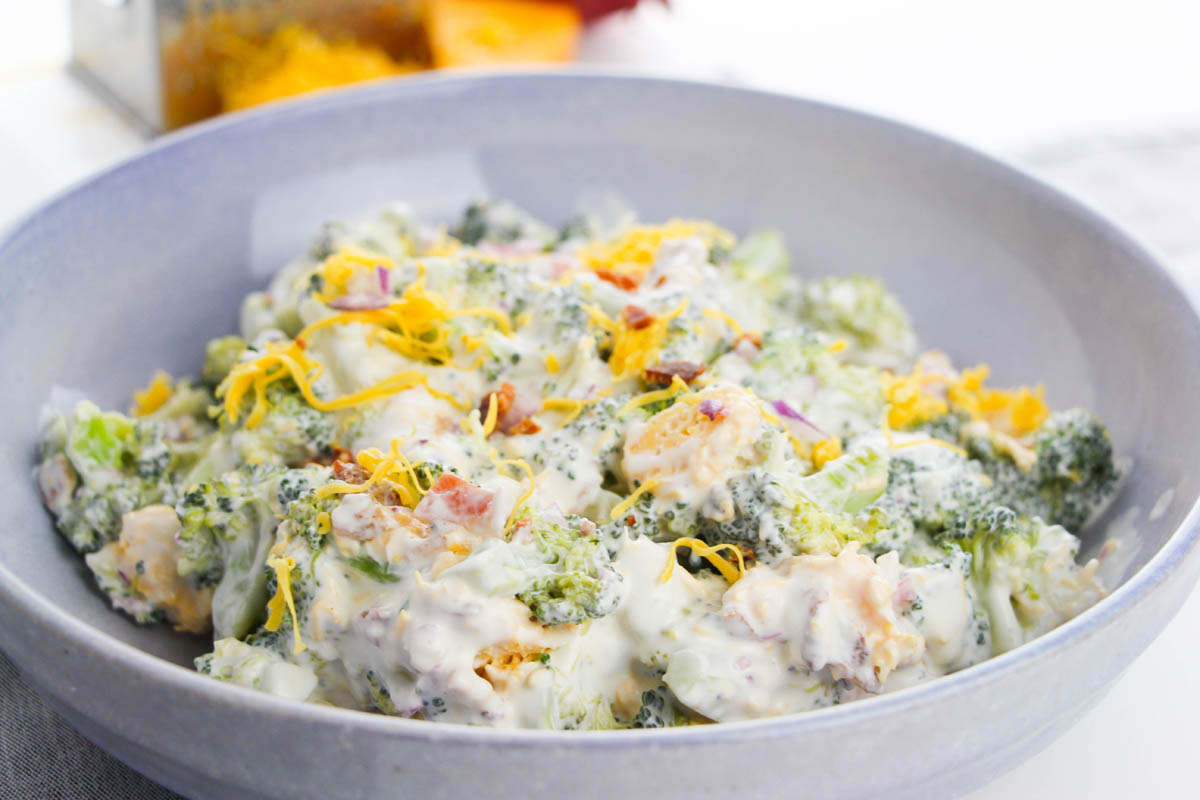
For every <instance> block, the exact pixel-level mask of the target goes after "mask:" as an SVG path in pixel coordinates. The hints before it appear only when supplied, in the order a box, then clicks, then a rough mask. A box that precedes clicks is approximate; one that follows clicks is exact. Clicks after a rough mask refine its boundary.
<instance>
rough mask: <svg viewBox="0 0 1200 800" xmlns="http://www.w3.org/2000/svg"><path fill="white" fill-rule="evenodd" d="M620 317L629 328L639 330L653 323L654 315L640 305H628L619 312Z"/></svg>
mask: <svg viewBox="0 0 1200 800" xmlns="http://www.w3.org/2000/svg"><path fill="white" fill-rule="evenodd" d="M621 318H622V319H624V320H625V324H626V325H627V326H629V329H630V330H634V331H640V330H641V329H642V328H648V327H650V326H651V325H653V324H654V315H653V314H651V313H650V312H649V311H647V310H646V309H644V308H642V307H641V306H634V305H628V306H625V309H624V310H623V311H622V312H621Z"/></svg>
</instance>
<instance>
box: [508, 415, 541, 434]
mask: <svg viewBox="0 0 1200 800" xmlns="http://www.w3.org/2000/svg"><path fill="white" fill-rule="evenodd" d="M541 429H542V426H541V425H538V424H537V423H536V422H534V421H533V418H532V417H526V418H525V419H523V420H521V421H520V422H518V423H517V424H516V425H514V426H512V427H511V428H509V429H508V430H507V431H505V433H507V434H509V435H510V436H520V435H522V434H532V433H537V432H538V431H540V430H541Z"/></svg>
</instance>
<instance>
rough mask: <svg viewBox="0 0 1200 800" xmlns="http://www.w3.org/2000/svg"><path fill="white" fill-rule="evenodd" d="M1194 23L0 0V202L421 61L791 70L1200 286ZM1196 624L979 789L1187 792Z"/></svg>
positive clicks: (789, 82) (766, 73) (1161, 17)
mask: <svg viewBox="0 0 1200 800" xmlns="http://www.w3.org/2000/svg"><path fill="white" fill-rule="evenodd" d="M1198 39H1200V3H1198V2H1196V0H1139V2H1136V3H1135V2H1132V0H1125V1H1124V2H1109V1H1107V0H1008V1H1007V2H1003V3H1001V2H963V0H907V2H896V1H895V0H843V2H836V3H832V2H825V3H817V2H799V1H796V0H737V1H736V2H735V0H670V3H669V4H668V3H664V2H660V0H643V1H642V2H638V1H637V0H577V1H576V2H565V1H564V2H551V1H550V0H544V1H542V0H249V1H246V0H243V1H242V2H234V1H233V0H204V2H198V0H159V1H158V2H154V0H0V176H3V177H2V179H0V226H3V225H5V224H6V223H8V222H10V221H11V220H12V219H13V218H15V217H16V216H18V215H20V214H21V213H23V212H25V211H27V210H29V209H30V208H32V206H33V205H35V204H36V203H37V202H38V201H40V200H42V199H44V198H46V197H47V196H49V195H50V194H52V193H53V192H55V191H57V190H59V189H61V188H63V187H65V186H66V185H68V184H70V183H72V182H74V181H76V180H79V179H81V178H83V177H84V176H86V175H87V174H89V173H91V172H94V171H96V170H98V169H101V168H103V167H104V166H106V165H108V164H111V163H113V162H114V161H116V160H118V159H121V158H123V157H126V156H129V155H131V154H133V153H136V152H137V151H138V150H140V149H141V148H144V147H146V146H147V144H148V142H150V141H152V140H153V138H154V137H155V136H157V135H160V134H161V133H162V132H163V131H165V130H168V129H172V128H177V127H181V126H185V125H187V124H190V123H193V122H195V121H196V120H199V119H202V118H205V117H208V116H212V115H215V114H218V113H223V112H228V111H236V110H238V109H243V108H247V107H250V106H254V105H258V104H261V103H267V102H286V101H287V98H289V97H291V96H294V95H296V94H298V93H302V92H305V91H336V90H337V88H336V87H338V86H341V85H345V84H349V83H352V82H355V81H359V80H406V79H407V76H409V75H411V74H413V73H416V72H421V71H424V70H428V69H437V68H450V69H487V68H494V67H495V66H497V65H500V66H507V67H512V66H513V65H529V64H538V65H542V66H546V65H549V66H562V65H563V64H564V63H567V62H571V63H574V64H576V65H577V66H579V67H582V68H593V69H596V68H601V69H617V70H622V71H632V72H638V73H647V74H658V75H673V76H679V77H686V78H691V79H699V80H716V81H721V82H725V83H731V84H737V85H744V86H748V87H754V88H765V89H771V90H775V91H780V92H786V93H795V94H800V95H804V96H807V97H810V98H816V99H820V100H824V101H828V102H832V103H836V104H839V105H844V106H850V107H853V108H857V109H860V110H865V111H869V112H873V113H878V114H883V115H887V116H890V117H893V118H897V119H900V120H903V121H905V122H909V123H912V124H915V125H918V126H921V127H924V128H927V129H930V130H933V131H935V132H937V133H940V134H943V135H946V136H949V137H952V138H955V139H958V140H960V141H963V142H965V143H967V144H970V145H972V146H974V147H977V148H979V149H982V150H984V151H987V152H989V153H991V154H993V155H996V156H998V157H1001V158H1003V159H1006V160H1009V161H1011V162H1014V163H1015V164H1017V165H1018V166H1020V167H1022V168H1024V169H1026V170H1028V171H1031V172H1033V173H1034V174H1036V175H1038V176H1039V177H1041V178H1043V179H1044V180H1047V181H1050V182H1052V183H1054V184H1056V185H1057V186H1059V187H1060V188H1062V189H1063V190H1065V191H1067V192H1069V193H1071V194H1074V195H1076V196H1077V197H1079V198H1080V199H1082V200H1083V201H1084V202H1086V203H1088V204H1090V205H1092V206H1094V207H1096V208H1097V209H1099V210H1100V211H1101V212H1103V213H1106V214H1108V215H1109V216H1110V217H1112V218H1113V219H1114V220H1115V221H1116V222H1117V223H1118V224H1119V225H1121V226H1122V227H1124V228H1126V229H1127V230H1128V231H1130V232H1131V233H1132V234H1133V235H1134V236H1135V237H1137V238H1140V239H1141V240H1142V241H1144V242H1145V243H1147V244H1148V245H1149V246H1150V247H1151V248H1152V249H1154V250H1157V252H1159V253H1160V254H1161V255H1162V256H1163V257H1164V259H1165V260H1166V262H1167V263H1168V265H1169V266H1170V268H1171V270H1172V272H1173V274H1174V275H1175V277H1176V278H1177V279H1178V280H1179V281H1180V282H1181V283H1182V284H1183V286H1184V287H1185V288H1186V289H1187V290H1188V291H1189V293H1190V294H1191V296H1192V298H1193V300H1197V299H1200V46H1198V44H1197V41H1198ZM1198 629H1200V599H1198V598H1197V597H1196V596H1194V597H1193V598H1192V600H1191V601H1190V603H1189V605H1187V606H1185V608H1184V610H1183V611H1182V612H1181V614H1180V616H1179V617H1178V618H1177V619H1176V620H1175V621H1174V622H1173V623H1172V624H1171V626H1170V627H1169V628H1168V629H1167V631H1166V632H1165V633H1164V634H1163V635H1162V636H1161V637H1160V638H1159V640H1158V641H1157V642H1156V643H1155V644H1154V645H1153V646H1152V647H1151V648H1150V649H1149V650H1148V651H1147V653H1146V654H1145V655H1144V656H1143V657H1142V658H1141V659H1140V660H1139V661H1138V662H1136V664H1135V665H1134V666H1133V667H1132V668H1131V670H1130V671H1129V673H1128V674H1127V675H1126V677H1125V678H1124V679H1123V680H1122V681H1121V682H1120V683H1119V684H1118V686H1117V687H1116V688H1115V689H1114V691H1113V692H1112V694H1111V695H1110V696H1109V697H1108V698H1107V699H1106V700H1105V701H1104V702H1103V703H1102V704H1101V705H1100V706H1099V707H1098V708H1097V709H1096V710H1094V711H1092V712H1091V713H1090V714H1089V715H1088V716H1087V717H1085V718H1084V720H1083V721H1082V722H1081V723H1080V724H1079V725H1078V726H1076V727H1075V728H1074V729H1073V730H1071V731H1070V732H1069V733H1068V734H1067V735H1066V736H1064V737H1063V738H1062V739H1061V740H1059V741H1058V742H1057V743H1055V744H1054V745H1052V746H1051V747H1050V748H1049V749H1047V750H1046V751H1044V752H1043V753H1042V754H1040V755H1039V756H1037V757H1035V758H1034V759H1033V760H1031V761H1030V762H1027V763H1026V764H1024V765H1022V766H1021V767H1020V768H1018V769H1017V770H1016V771H1015V772H1013V773H1011V774H1009V775H1007V776H1005V777H1004V778H1002V779H1001V780H1000V781H998V782H997V783H995V784H993V785H991V786H989V787H987V788H985V789H983V790H981V791H979V792H977V793H976V794H975V795H973V796H972V797H973V798H974V800H998V799H999V798H1009V797H1017V796H1020V797H1024V798H1042V797H1046V798H1049V797H1054V798H1062V797H1071V798H1074V797H1088V798H1099V799H1103V798H1117V797H1121V798H1125V797H1129V796H1135V795H1141V796H1150V797H1172V796H1185V795H1186V794H1188V792H1187V791H1185V790H1184V789H1183V787H1185V786H1191V772H1192V770H1191V761H1190V757H1191V752H1190V751H1191V746H1190V741H1191V735H1190V733H1191V729H1192V724H1191V717H1192V711H1193V710H1194V709H1196V708H1200V682H1197V681H1194V680H1190V681H1189V680H1188V679H1186V677H1185V676H1186V675H1187V674H1188V671H1187V669H1188V665H1189V664H1190V663H1192V662H1194V661H1195V660H1196V659H1197V658H1200V643H1197V642H1196V636H1195V635H1194V633H1193V631H1195V630H1198ZM0 660H2V657H0ZM0 666H3V665H2V664H0ZM0 700H3V701H4V702H5V703H6V704H7V705H6V706H5V707H6V708H8V709H12V708H18V709H20V714H19V715H18V716H19V718H20V720H19V722H18V724H20V725H27V726H29V727H30V728H31V729H32V728H33V727H34V726H38V725H42V726H54V725H58V724H60V723H58V722H57V721H56V719H55V717H54V715H53V712H51V711H49V710H47V709H45V708H44V707H43V706H41V705H40V703H39V701H37V700H36V698H34V697H33V696H32V695H31V694H30V693H28V690H26V689H24V688H23V687H21V686H19V685H18V684H15V683H13V682H12V681H11V680H10V681H8V682H5V681H0ZM10 719H11V717H10ZM980 724H987V720H986V716H981V719H980ZM61 736H62V737H63V738H62V741H64V742H66V744H64V745H63V750H62V752H59V753H56V754H52V756H44V757H43V758H42V760H38V759H36V758H32V757H29V758H27V759H26V760H24V761H22V760H21V758H22V756H21V754H20V753H18V754H17V760H16V761H15V762H9V763H10V764H11V763H19V764H23V766H22V767H21V768H22V769H51V768H59V769H61V768H62V767H63V765H64V764H66V763H70V764H72V765H75V767H74V768H77V769H84V768H87V769H92V770H93V772H94V774H93V778H95V779H96V782H95V784H94V785H99V786H110V787H111V786H129V787H133V788H130V789H129V790H128V792H127V794H126V796H138V797H141V796H163V797H166V796H169V795H167V794H166V793H162V794H161V795H158V794H143V793H142V792H145V791H151V792H152V791H153V789H152V788H151V789H147V788H146V787H144V786H141V785H140V784H139V783H138V781H140V779H139V778H137V777H136V776H126V775H123V773H122V770H123V769H124V768H123V767H121V766H120V765H117V764H115V763H106V762H103V761H97V760H96V757H95V756H94V755H86V757H85V754H88V753H89V751H88V748H89V747H90V746H89V745H87V744H86V743H85V742H84V741H83V740H82V739H79V738H78V737H75V738H70V737H72V736H74V735H73V734H70V733H62V734H61ZM10 743H11V740H10ZM47 759H49V760H47ZM64 759H65V761H64ZM4 761H5V760H4V759H0V762H4ZM55 765H57V767H56V766H55ZM79 765H87V766H79ZM4 768H5V767H4V765H3V763H0V773H2V771H3V769H4ZM9 768H12V767H11V766H10V767H9ZM2 778H3V775H2V774H0V788H2V786H3V780H2ZM122 781H128V783H122ZM84 783H86V782H84ZM135 792H136V794H135ZM0 794H3V792H0ZM80 796H102V795H80Z"/></svg>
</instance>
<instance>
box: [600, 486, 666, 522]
mask: <svg viewBox="0 0 1200 800" xmlns="http://www.w3.org/2000/svg"><path fill="white" fill-rule="evenodd" d="M659 483H661V481H659V479H658V478H650V479H649V480H647V481H646V482H645V483H643V484H642V485H641V486H639V487H637V488H636V489H634V490H633V493H632V494H630V495H629V497H626V498H625V499H624V500H622V501H621V502H619V503H617V504H616V506H614V507H613V510H612V511H611V512H610V514H609V516H610V518H611V519H614V520H615V519H619V518H620V517H621V515H622V514H624V513H625V512H626V511H628V510H629V509H631V508H633V504H634V503H636V502H637V501H638V500H639V499H640V498H641V496H642V495H644V494H645V493H646V492H649V491H653V490H654V489H655V487H657V486H658V484H659Z"/></svg>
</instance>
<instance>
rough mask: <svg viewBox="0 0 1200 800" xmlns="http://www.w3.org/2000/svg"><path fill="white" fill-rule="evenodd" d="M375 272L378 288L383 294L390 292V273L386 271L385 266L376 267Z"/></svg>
mask: <svg viewBox="0 0 1200 800" xmlns="http://www.w3.org/2000/svg"><path fill="white" fill-rule="evenodd" d="M375 274H376V275H378V276H379V290H380V291H381V292H383V293H384V294H391V293H392V289H391V286H392V280H391V278H392V273H391V272H389V271H388V268H387V267H376V268H375Z"/></svg>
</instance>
